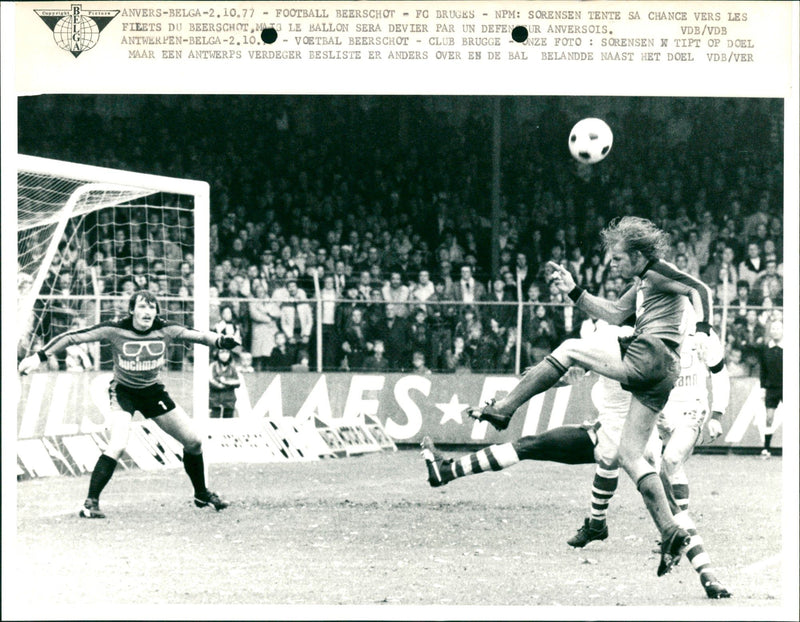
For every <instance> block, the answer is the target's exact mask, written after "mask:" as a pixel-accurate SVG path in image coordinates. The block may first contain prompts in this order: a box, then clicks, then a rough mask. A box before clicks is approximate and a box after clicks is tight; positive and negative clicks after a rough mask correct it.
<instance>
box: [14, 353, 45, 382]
mask: <svg viewBox="0 0 800 622" xmlns="http://www.w3.org/2000/svg"><path fill="white" fill-rule="evenodd" d="M44 360H47V356H46V355H44ZM42 362H44V361H42V356H40V355H39V352H36V353H34V354H31V355H30V356H26V357H25V358H24V359H22V360H21V361H20V362H19V366H18V367H17V369H18V371H19V373H20V374H22V375H23V376H24V375H26V374H28V373H30V372H32V371H33V370H34V369H36V368H37V367H39V364H40V363H42Z"/></svg>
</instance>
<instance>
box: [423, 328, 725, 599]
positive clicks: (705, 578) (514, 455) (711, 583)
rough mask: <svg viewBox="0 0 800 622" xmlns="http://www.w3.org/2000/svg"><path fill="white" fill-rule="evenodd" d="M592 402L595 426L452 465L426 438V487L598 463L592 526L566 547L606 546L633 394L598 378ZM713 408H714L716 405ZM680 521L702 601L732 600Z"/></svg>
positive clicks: (690, 527)
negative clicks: (512, 470) (532, 464)
mask: <svg viewBox="0 0 800 622" xmlns="http://www.w3.org/2000/svg"><path fill="white" fill-rule="evenodd" d="M630 332H631V329H630V328H629V327H617V326H609V325H601V326H600V327H598V328H597V332H596V338H598V339H605V340H607V341H608V342H609V343H610V344H613V343H614V341H615V340H616V339H617V338H618V337H620V336H625V335H627V334H630ZM575 372H580V375H581V376H582V375H583V371H582V370H578V369H577V368H572V369H571V370H570V374H569V376H570V380H573V381H574V380H575V375H576V374H575ZM720 399H723V398H722V397H721V398H720ZM592 401H593V402H594V404H595V406H596V407H597V410H598V417H597V419H596V420H595V421H593V422H586V423H583V424H581V425H567V426H561V427H558V428H554V429H552V430H548V431H547V432H544V433H542V434H539V435H536V436H525V437H522V438H520V439H518V440H516V441H514V442H510V443H502V444H495V445H490V446H489V447H485V448H483V449H480V450H478V451H476V452H473V453H469V454H466V455H464V456H461V457H459V458H456V459H455V460H453V459H451V458H447V459H445V458H444V457H443V456H442V455H441V454H440V453H439V452H438V451H437V449H436V447H435V445H434V444H433V441H431V439H430V438H429V437H427V436H426V437H425V438H424V439H423V441H422V443H421V445H422V456H423V458H424V459H425V464H426V467H427V470H428V483H429V484H430V485H431V486H433V487H439V486H444V485H445V484H447V483H449V482H451V481H453V480H455V479H458V478H461V477H465V476H467V475H474V474H477V473H483V472H485V471H490V470H491V471H499V470H502V469H505V468H507V467H510V466H513V465H515V464H518V463H519V462H520V461H521V460H538V461H552V462H559V463H563V464H590V463H596V464H597V469H596V473H595V477H594V481H593V484H592V513H591V514H592V518H591V522H590V519H586V521H585V522H584V526H583V527H581V529H579V530H578V533H577V534H576V535H575V536H574V537H573V538H571V539H570V540H568V542H567V543H568V544H569V545H570V546H573V547H576V548H579V547H583V546H586V545H587V544H588V543H589V542H591V541H593V540H605V539H606V538H608V527H607V525H606V518H605V517H606V512H607V509H608V504H609V501H610V500H611V497H612V496H613V495H614V493H615V492H616V489H617V484H618V481H619V464H618V451H619V443H620V437H621V434H622V428H623V425H624V422H625V417H626V416H627V414H628V410H629V408H630V402H631V394H630V393H629V392H627V391H625V390H624V389H623V388H622V386H621V385H620V383H619V382H617V381H614V380H611V379H610V378H606V377H604V376H600V375H598V378H597V382H595V384H594V386H593V387H592ZM715 407H717V403H716V402H715ZM723 410H724V408H723ZM715 421H716V420H715ZM717 424H718V421H717ZM709 428H710V429H711V430H714V432H713V433H712V434H716V435H718V434H720V433H721V428H718V427H717V426H715V425H712V424H709ZM695 437H696V436H695ZM645 453H646V455H648V456H649V457H650V459H651V460H652V459H653V458H652V457H653V456H658V455H659V454H660V453H661V441H660V440H659V438H658V435H657V434H656V433H655V430H654V431H653V432H652V433H651V436H650V438H649V439H648V442H647V446H646V449H645ZM665 485H666V484H665ZM679 516H680V515H678V516H676V521H677V520H679ZM680 520H681V524H682V525H684V528H685V529H687V531H688V533H689V534H690V535H691V542H690V544H689V548H688V550H687V556H688V557H689V559H690V560H691V561H692V565H693V566H694V567H695V569H696V570H697V572H698V573H701V574H700V578H701V582H702V583H703V587H704V589H705V590H706V595H707V596H708V597H709V598H728V597H730V592H728V591H727V590H726V589H725V588H724V587H723V586H722V585H721V584H720V583H719V581H718V580H717V579H716V577H715V576H714V575H713V572H712V571H711V568H710V560H709V559H708V555H707V554H706V553H705V552H704V551H703V548H702V545H703V543H702V539H701V538H700V536H699V535H697V530H696V527H695V526H694V524H693V523H692V522H691V519H689V517H688V513H685V512H684V516H683V517H682V518H680Z"/></svg>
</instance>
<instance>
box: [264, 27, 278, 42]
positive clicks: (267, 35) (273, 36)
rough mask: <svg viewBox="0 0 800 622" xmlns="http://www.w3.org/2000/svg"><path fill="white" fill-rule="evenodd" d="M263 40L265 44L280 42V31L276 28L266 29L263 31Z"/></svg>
mask: <svg viewBox="0 0 800 622" xmlns="http://www.w3.org/2000/svg"><path fill="white" fill-rule="evenodd" d="M261 40H262V41H263V42H264V43H275V41H277V40H278V31H277V30H275V29H274V28H264V30H262V31H261Z"/></svg>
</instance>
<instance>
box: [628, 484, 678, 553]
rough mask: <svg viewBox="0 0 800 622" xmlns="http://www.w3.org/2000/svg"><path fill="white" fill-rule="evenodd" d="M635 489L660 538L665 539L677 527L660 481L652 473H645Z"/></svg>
mask: <svg viewBox="0 0 800 622" xmlns="http://www.w3.org/2000/svg"><path fill="white" fill-rule="evenodd" d="M636 488H637V490H638V491H639V493H640V494H641V495H642V499H644V504H645V506H647V510H648V511H649V512H650V516H652V517H653V522H654V523H655V524H656V526H657V527H658V530H659V531H660V532H661V537H662V538H666V537H667V536H668V534H670V533H672V531H673V530H674V529H675V528H676V527H677V525H676V524H675V521H674V520H673V519H672V512H671V511H670V509H669V501H667V495H666V493H665V492H664V485H663V484H662V483H661V479H660V478H659V477H658V475H656V474H655V473H654V472H650V473H646V474H645V475H643V476H642V477H640V478H639V481H638V482H636Z"/></svg>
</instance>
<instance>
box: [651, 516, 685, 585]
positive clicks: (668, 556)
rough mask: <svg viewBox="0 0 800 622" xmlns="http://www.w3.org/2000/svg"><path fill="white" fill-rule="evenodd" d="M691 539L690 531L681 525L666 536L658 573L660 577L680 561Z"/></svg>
mask: <svg viewBox="0 0 800 622" xmlns="http://www.w3.org/2000/svg"><path fill="white" fill-rule="evenodd" d="M690 539H691V537H690V536H689V533H688V532H687V531H686V530H684V529H681V528H680V527H676V528H675V529H674V530H673V531H672V532H671V533H670V534H669V535H668V536H667V537H666V538H664V540H663V542H661V560H660V561H659V563H658V571H657V573H656V574H657V575H658V576H659V577H663V576H664V575H665V574H667V573H668V572H669V571H670V570H672V567H673V566H675V565H676V564H677V563H678V562H679V561H680V559H681V555H683V554H684V552H685V551H686V549H687V548H688V547H689V540H690Z"/></svg>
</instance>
